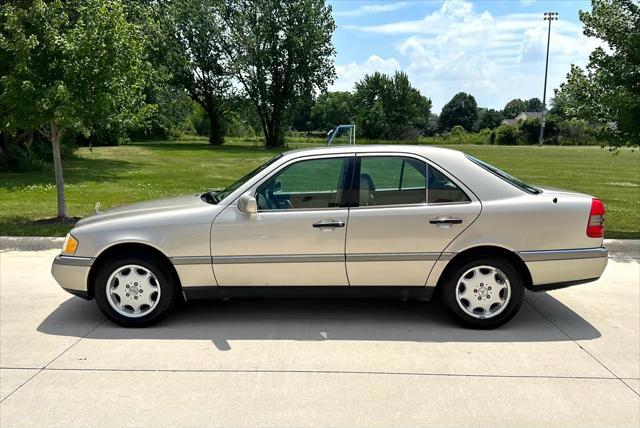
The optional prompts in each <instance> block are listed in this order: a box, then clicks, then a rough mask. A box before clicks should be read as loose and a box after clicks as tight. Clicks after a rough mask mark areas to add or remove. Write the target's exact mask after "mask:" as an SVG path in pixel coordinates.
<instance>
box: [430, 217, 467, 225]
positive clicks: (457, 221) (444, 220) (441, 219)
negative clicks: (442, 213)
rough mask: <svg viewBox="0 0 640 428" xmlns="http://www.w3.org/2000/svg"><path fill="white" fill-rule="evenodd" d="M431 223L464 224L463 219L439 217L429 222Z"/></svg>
mask: <svg viewBox="0 0 640 428" xmlns="http://www.w3.org/2000/svg"><path fill="white" fill-rule="evenodd" d="M429 223H431V224H436V225H439V224H460V223H462V219H461V218H455V217H448V216H447V217H437V218H432V219H431V220H429Z"/></svg>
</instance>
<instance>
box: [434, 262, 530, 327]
mask: <svg viewBox="0 0 640 428" xmlns="http://www.w3.org/2000/svg"><path fill="white" fill-rule="evenodd" d="M479 266H491V267H495V268H497V269H499V270H500V271H502V273H504V275H505V276H506V277H507V279H508V281H509V285H510V293H511V295H510V298H509V301H508V302H507V304H506V306H505V308H504V309H502V311H501V312H500V313H498V314H496V315H494V316H492V317H490V318H483V319H480V318H476V317H474V316H471V315H469V314H467V313H466V312H465V311H464V310H463V309H462V308H461V307H460V304H458V301H457V299H456V293H457V292H458V291H457V287H458V281H459V280H460V279H461V277H462V275H463V274H465V273H466V272H468V271H469V270H470V269H473V268H474V267H479ZM441 291H442V300H443V302H444V304H445V306H446V307H447V309H448V311H449V314H450V315H451V316H452V317H453V318H454V319H455V320H456V321H457V322H458V323H460V324H461V325H463V326H464V327H468V328H474V329H492V328H496V327H499V326H501V325H503V324H505V323H507V322H508V321H509V320H511V319H512V318H513V317H514V316H515V315H516V314H517V313H518V310H519V309H520V307H521V306H522V301H523V300H524V280H523V279H522V275H521V274H520V273H519V272H518V270H517V269H516V268H514V266H513V265H512V264H511V263H510V262H509V261H507V260H505V259H503V258H496V257H492V258H488V257H477V258H473V259H469V260H465V261H463V262H461V263H459V264H458V265H457V266H455V267H454V268H453V269H452V270H451V272H450V273H449V274H448V275H447V278H446V279H445V282H444V284H443V288H442V290H441ZM463 303H464V302H463Z"/></svg>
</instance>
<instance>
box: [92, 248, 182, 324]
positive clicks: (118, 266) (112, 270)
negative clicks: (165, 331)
mask: <svg viewBox="0 0 640 428" xmlns="http://www.w3.org/2000/svg"><path fill="white" fill-rule="evenodd" d="M94 291H95V298H96V303H97V304H98V307H99V308H100V310H101V311H102V312H103V313H104V314H105V316H106V317H107V318H109V319H110V320H111V321H113V322H115V323H117V324H119V325H121V326H124V327H145V326H148V325H151V324H153V323H155V322H157V321H158V320H160V319H161V318H162V317H164V316H165V315H166V314H167V313H168V312H169V311H170V310H171V309H172V308H173V307H174V305H175V302H176V300H177V297H176V295H177V293H176V284H175V280H174V279H173V275H172V274H171V272H170V271H169V270H168V269H167V268H166V266H164V265H163V264H162V263H161V262H158V261H157V260H155V259H153V258H150V257H146V256H129V257H124V258H121V259H115V260H111V261H109V262H107V263H105V264H104V265H103V266H102V267H101V268H100V270H99V271H98V274H97V275H96V281H95V284H94Z"/></svg>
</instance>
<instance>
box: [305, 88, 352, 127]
mask: <svg viewBox="0 0 640 428" xmlns="http://www.w3.org/2000/svg"><path fill="white" fill-rule="evenodd" d="M353 115H354V111H353V94H352V93H351V92H326V93H323V94H321V95H320V96H319V97H318V99H317V100H316V102H315V104H314V105H313V107H311V124H312V125H313V129H315V130H321V131H329V130H330V129H333V128H334V127H335V126H337V125H346V124H350V123H351V122H352V121H353Z"/></svg>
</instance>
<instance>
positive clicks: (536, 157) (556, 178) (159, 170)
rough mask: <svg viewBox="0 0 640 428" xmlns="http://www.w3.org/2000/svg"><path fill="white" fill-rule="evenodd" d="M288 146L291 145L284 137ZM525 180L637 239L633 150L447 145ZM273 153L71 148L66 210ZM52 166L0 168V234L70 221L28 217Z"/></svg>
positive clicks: (49, 189)
mask: <svg viewBox="0 0 640 428" xmlns="http://www.w3.org/2000/svg"><path fill="white" fill-rule="evenodd" d="M292 146H295V144H292ZM449 147H450V148H453V149H456V150H462V151H464V152H466V153H469V154H471V155H473V156H475V157H478V158H480V159H482V160H484V161H487V162H489V163H492V164H494V165H496V166H498V167H499V168H501V169H504V170H505V171H507V172H509V173H511V174H513V175H515V176H516V177H518V178H521V179H523V180H525V181H528V182H530V183H532V184H540V185H548V186H553V187H561V188H566V189H572V190H577V191H580V192H584V193H588V194H591V195H595V196H598V197H600V198H602V199H603V200H604V202H605V204H606V205H607V221H606V226H607V228H606V230H607V232H606V236H607V237H609V238H640V153H638V152H637V151H635V152H632V151H630V150H621V151H620V152H619V153H617V154H611V153H610V152H608V151H606V150H603V149H601V148H599V147H552V146H546V147H528V146H526V147H525V146H519V147H503V146H488V145H477V146H475V145H474V146H449ZM276 153H277V152H276V151H273V150H265V149H264V148H261V147H259V146H258V145H257V143H256V144H253V143H242V142H238V141H232V142H230V143H229V144H225V145H224V146H220V147H213V146H210V145H208V144H207V143H206V142H204V141H185V142H175V141H172V142H147V143H136V144H130V145H126V146H119V147H96V148H94V149H93V151H89V149H87V148H81V149H79V150H78V157H77V159H72V160H68V161H66V162H65V164H64V175H65V181H66V191H67V205H68V214H69V215H70V216H80V217H82V216H86V215H89V214H92V213H93V212H94V206H95V204H96V202H97V201H99V202H100V203H101V210H104V209H108V208H110V207H114V206H117V205H122V204H126V203H129V202H134V201H140V200H145V199H156V198H161V197H165V196H171V195H179V194H185V193H191V192H199V191H203V190H206V189H212V188H220V187H224V186H226V185H228V184H230V183H232V182H233V181H235V179H237V178H239V177H240V176H242V175H244V173H246V172H248V171H249V170H251V169H253V168H254V167H255V166H257V165H258V164H260V163H262V162H264V161H265V160H267V159H269V158H271V157H272V156H274V155H275V154H276ZM55 214H56V191H55V185H54V179H53V172H52V171H41V172H30V173H0V235H22V236H32V235H33V236H63V235H64V234H66V233H67V231H68V230H69V228H70V226H68V225H60V224H54V225H50V224H33V223H32V221H33V220H36V219H43V218H49V217H54V216H55Z"/></svg>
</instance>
